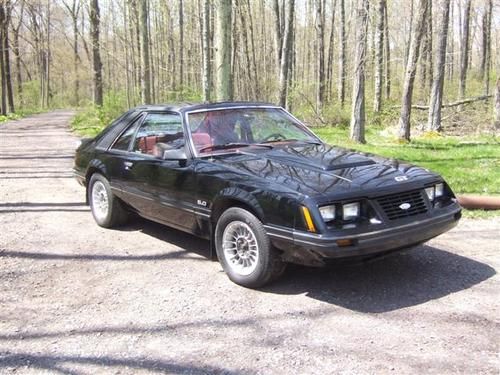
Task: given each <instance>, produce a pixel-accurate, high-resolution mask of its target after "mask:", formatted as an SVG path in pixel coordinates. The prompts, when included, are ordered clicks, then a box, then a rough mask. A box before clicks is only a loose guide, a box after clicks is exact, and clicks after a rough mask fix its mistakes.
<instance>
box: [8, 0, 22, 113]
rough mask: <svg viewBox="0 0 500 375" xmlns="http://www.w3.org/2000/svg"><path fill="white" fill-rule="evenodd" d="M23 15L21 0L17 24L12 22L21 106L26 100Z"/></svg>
mask: <svg viewBox="0 0 500 375" xmlns="http://www.w3.org/2000/svg"><path fill="white" fill-rule="evenodd" d="M23 16H24V1H21V2H20V9H19V13H18V21H17V24H14V22H11V24H12V52H13V53H14V58H15V68H16V83H17V95H18V97H19V104H20V105H21V106H22V105H23V104H24V100H23V78H22V75H21V53H20V50H19V35H20V30H21V25H22V24H23Z"/></svg>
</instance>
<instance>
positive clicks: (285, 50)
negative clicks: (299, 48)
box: [279, 0, 295, 107]
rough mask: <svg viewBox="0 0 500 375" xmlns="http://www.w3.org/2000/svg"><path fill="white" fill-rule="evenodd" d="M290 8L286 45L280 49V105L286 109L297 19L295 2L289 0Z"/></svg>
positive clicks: (287, 15)
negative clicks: (294, 23) (295, 20)
mask: <svg viewBox="0 0 500 375" xmlns="http://www.w3.org/2000/svg"><path fill="white" fill-rule="evenodd" d="M287 4H288V8H287V13H286V21H285V24H286V25H285V31H284V36H283V43H284V45H283V46H281V47H280V51H281V57H280V62H281V63H280V78H279V105H280V106H282V107H285V106H286V105H287V101H286V98H287V90H288V78H289V77H288V74H289V71H290V68H289V63H290V53H291V49H292V29H293V20H294V18H295V0H288V2H287Z"/></svg>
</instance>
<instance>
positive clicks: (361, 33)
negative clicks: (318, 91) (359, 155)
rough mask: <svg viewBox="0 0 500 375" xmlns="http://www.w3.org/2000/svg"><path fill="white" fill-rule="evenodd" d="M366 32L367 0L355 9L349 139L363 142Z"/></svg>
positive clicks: (363, 0)
mask: <svg viewBox="0 0 500 375" xmlns="http://www.w3.org/2000/svg"><path fill="white" fill-rule="evenodd" d="M367 32H368V0H361V1H359V4H358V8H357V10H356V52H355V55H354V56H355V57H354V58H355V60H354V83H353V87H352V112H351V134H350V136H351V139H352V140H353V141H355V142H359V143H365V142H366V140H365V65H366V34H367Z"/></svg>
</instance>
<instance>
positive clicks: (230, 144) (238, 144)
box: [198, 142, 273, 152]
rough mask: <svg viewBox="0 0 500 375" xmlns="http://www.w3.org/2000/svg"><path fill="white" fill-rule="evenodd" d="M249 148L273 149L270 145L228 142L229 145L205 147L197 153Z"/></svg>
mask: <svg viewBox="0 0 500 375" xmlns="http://www.w3.org/2000/svg"><path fill="white" fill-rule="evenodd" d="M249 146H260V147H268V148H273V146H271V145H263V144H259V143H241V142H230V143H223V144H221V145H210V146H205V147H202V148H201V149H199V150H198V152H203V151H208V150H211V151H213V150H227V149H230V148H238V147H249Z"/></svg>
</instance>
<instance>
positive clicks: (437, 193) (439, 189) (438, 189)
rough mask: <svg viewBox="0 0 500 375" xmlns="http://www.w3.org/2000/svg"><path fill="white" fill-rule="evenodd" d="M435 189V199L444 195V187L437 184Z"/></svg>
mask: <svg viewBox="0 0 500 375" xmlns="http://www.w3.org/2000/svg"><path fill="white" fill-rule="evenodd" d="M435 187H436V191H435V192H434V195H435V197H436V198H439V197H442V196H443V194H444V185H443V184H437V185H436V186H435Z"/></svg>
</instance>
